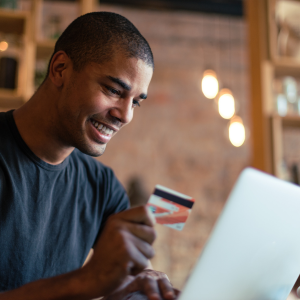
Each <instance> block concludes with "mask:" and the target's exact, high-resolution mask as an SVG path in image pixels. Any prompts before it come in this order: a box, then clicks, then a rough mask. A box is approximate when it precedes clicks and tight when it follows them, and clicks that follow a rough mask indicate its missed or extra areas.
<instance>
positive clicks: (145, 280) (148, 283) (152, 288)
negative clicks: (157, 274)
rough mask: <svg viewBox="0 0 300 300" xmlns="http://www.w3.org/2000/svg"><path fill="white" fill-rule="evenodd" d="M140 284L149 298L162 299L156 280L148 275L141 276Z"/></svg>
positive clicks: (151, 299)
mask: <svg viewBox="0 0 300 300" xmlns="http://www.w3.org/2000/svg"><path fill="white" fill-rule="evenodd" d="M140 280H141V283H140V284H141V286H142V287H143V293H144V294H145V295H146V296H147V297H148V299H149V300H162V298H161V296H160V292H159V287H158V284H157V281H156V280H155V279H153V278H152V277H150V276H145V277H141V279H140Z"/></svg>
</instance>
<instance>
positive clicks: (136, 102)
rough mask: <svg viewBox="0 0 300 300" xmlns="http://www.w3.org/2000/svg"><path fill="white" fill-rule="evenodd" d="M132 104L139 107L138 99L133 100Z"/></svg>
mask: <svg viewBox="0 0 300 300" xmlns="http://www.w3.org/2000/svg"><path fill="white" fill-rule="evenodd" d="M132 105H133V107H136V106H139V107H140V106H141V105H140V103H139V101H137V100H133V101H132Z"/></svg>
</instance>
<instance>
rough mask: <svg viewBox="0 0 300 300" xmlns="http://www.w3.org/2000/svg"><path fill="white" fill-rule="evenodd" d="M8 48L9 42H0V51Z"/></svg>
mask: <svg viewBox="0 0 300 300" xmlns="http://www.w3.org/2000/svg"><path fill="white" fill-rule="evenodd" d="M7 48H8V43H7V42H6V41H2V42H0V51H1V52H4V51H6V50H7Z"/></svg>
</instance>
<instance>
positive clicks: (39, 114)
mask: <svg viewBox="0 0 300 300" xmlns="http://www.w3.org/2000/svg"><path fill="white" fill-rule="evenodd" d="M45 89H47V86H46V85H45V86H44V85H43V86H42V87H41V88H40V89H39V90H38V91H37V92H36V93H35V94H34V95H33V96H32V98H31V99H30V100H29V101H28V102H26V103H25V104H24V105H23V106H21V107H20V108H19V109H17V110H15V111H14V113H13V116H14V120H15V123H16V126H17V128H18V131H19V133H20V135H21V137H22V139H23V140H24V141H25V143H26V144H27V146H28V147H29V148H30V149H31V151H32V152H33V153H34V154H35V155H36V156H37V157H39V158H40V159H42V160H43V161H45V162H46V163H49V164H52V165H58V164H60V163H62V162H63V161H64V160H65V159H66V158H67V157H68V156H69V155H70V154H71V153H72V151H73V150H74V148H73V147H71V146H67V145H64V144H63V143H62V142H61V141H60V139H59V135H58V134H57V132H56V131H57V128H56V127H55V124H56V119H57V114H56V111H55V100H54V99H55V95H54V97H53V93H51V91H49V90H48V91H47V90H45ZM51 95H52V96H51ZM51 98H52V99H51ZM53 98H54V99H53Z"/></svg>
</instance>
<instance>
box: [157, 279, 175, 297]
mask: <svg viewBox="0 0 300 300" xmlns="http://www.w3.org/2000/svg"><path fill="white" fill-rule="evenodd" d="M157 282H158V286H159V290H160V292H161V294H162V295H163V297H164V299H174V298H175V293H174V289H173V287H172V285H171V283H170V281H169V280H168V279H167V278H161V279H158V281H157Z"/></svg>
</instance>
